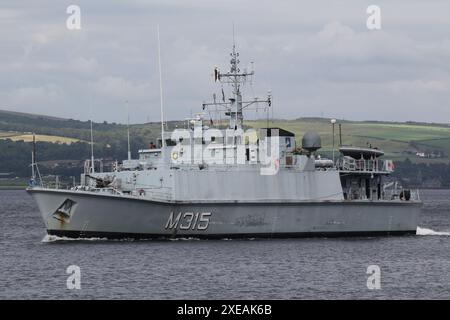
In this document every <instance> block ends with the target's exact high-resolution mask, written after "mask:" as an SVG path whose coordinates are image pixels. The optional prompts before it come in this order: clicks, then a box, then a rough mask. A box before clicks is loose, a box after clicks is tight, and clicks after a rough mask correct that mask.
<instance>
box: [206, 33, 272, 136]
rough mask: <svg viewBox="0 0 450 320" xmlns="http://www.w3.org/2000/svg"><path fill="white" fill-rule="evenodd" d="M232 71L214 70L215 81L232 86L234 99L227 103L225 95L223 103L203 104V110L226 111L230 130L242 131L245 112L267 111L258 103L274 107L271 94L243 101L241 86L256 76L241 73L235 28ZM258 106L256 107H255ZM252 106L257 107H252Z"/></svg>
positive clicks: (252, 72)
mask: <svg viewBox="0 0 450 320" xmlns="http://www.w3.org/2000/svg"><path fill="white" fill-rule="evenodd" d="M230 56H231V59H230V71H229V72H227V73H221V72H220V70H219V69H218V68H217V67H216V68H215V69H214V80H215V82H220V83H221V84H223V83H226V84H229V85H230V86H231V89H232V95H233V96H232V98H229V99H228V101H229V102H226V100H225V96H224V94H223V91H222V95H223V102H220V101H219V102H217V101H214V102H212V103H203V110H204V109H205V108H206V107H215V108H216V111H224V112H225V115H226V116H229V117H230V123H229V128H230V129H233V130H237V129H241V128H242V126H243V122H244V116H243V110H244V109H246V110H258V109H266V108H265V107H259V106H258V103H265V104H266V105H267V106H268V107H271V106H272V96H271V94H270V92H269V93H268V95H267V98H266V99H258V98H254V99H253V100H249V101H243V100H242V93H241V85H243V84H245V82H246V81H247V77H249V76H253V75H254V73H255V72H254V70H252V71H251V72H247V71H244V72H241V70H240V68H239V63H240V60H239V52H237V50H236V44H235V42H234V27H233V47H232V51H231V53H230ZM255 104H256V105H255ZM252 105H255V106H253V107H251V106H252Z"/></svg>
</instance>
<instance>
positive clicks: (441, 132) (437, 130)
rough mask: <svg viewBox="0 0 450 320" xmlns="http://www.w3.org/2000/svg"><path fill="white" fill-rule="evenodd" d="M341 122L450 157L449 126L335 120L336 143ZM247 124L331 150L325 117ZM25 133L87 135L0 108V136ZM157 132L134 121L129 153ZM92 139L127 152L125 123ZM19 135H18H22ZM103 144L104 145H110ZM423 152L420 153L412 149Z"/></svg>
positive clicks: (406, 151) (352, 132)
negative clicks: (309, 137)
mask: <svg viewBox="0 0 450 320" xmlns="http://www.w3.org/2000/svg"><path fill="white" fill-rule="evenodd" d="M338 123H341V125H342V142H343V144H344V145H355V146H366V145H367V144H370V145H372V146H373V147H378V148H380V149H382V150H384V151H385V153H386V155H387V156H388V157H390V158H393V159H395V160H404V159H406V158H409V159H410V160H411V161H412V162H417V163H449V162H450V125H446V124H428V123H395V122H377V121H344V120H338V121H337V123H336V125H335V143H336V145H338V144H339V126H338ZM246 125H247V126H249V127H253V128H262V127H266V126H267V125H269V126H271V127H281V128H284V129H286V130H289V131H292V132H294V133H295V134H296V136H297V143H298V145H300V144H301V137H302V136H303V134H304V133H305V132H306V131H309V130H313V131H316V132H318V133H319V134H320V136H321V137H322V146H323V147H322V149H321V152H323V153H327V152H331V150H332V129H331V123H330V119H323V118H300V119H295V120H275V121H273V122H272V121H270V122H269V123H267V122H266V121H249V122H246ZM177 126H178V127H184V123H183V122H181V121H170V122H169V123H168V129H169V130H170V129H173V128H175V127H177ZM30 132H36V134H38V135H39V136H38V137H41V138H42V139H41V141H47V142H52V141H54V142H59V143H65V142H66V143H73V142H76V141H81V142H83V141H89V140H90V123H89V121H79V120H73V119H62V118H56V117H48V116H42V115H31V114H26V113H17V112H11V111H0V140H2V139H3V140H4V139H11V140H13V141H18V140H21V139H22V140H24V141H25V142H27V141H30V139H29V138H30V135H29V133H30ZM159 134H160V124H159V123H156V122H154V123H148V124H135V125H132V126H131V135H132V148H133V153H135V152H136V151H137V149H139V148H145V147H146V146H147V145H148V143H149V142H150V141H155V139H156V138H157V137H158V136H159ZM94 136H95V143H96V145H98V147H99V148H100V149H102V148H104V147H105V146H109V147H111V148H113V149H116V150H117V152H120V153H122V152H124V153H126V151H124V150H125V148H126V126H125V125H123V124H116V123H108V122H106V121H105V122H101V123H95V124H94ZM21 137H22V138H21ZM109 147H108V148H109ZM418 152H419V153H424V154H425V157H419V156H417V155H416V153H418Z"/></svg>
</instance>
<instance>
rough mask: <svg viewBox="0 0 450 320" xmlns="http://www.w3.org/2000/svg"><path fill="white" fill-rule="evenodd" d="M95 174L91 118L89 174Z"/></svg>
mask: <svg viewBox="0 0 450 320" xmlns="http://www.w3.org/2000/svg"><path fill="white" fill-rule="evenodd" d="M94 172H95V166H94V133H93V130H92V117H91V173H94Z"/></svg>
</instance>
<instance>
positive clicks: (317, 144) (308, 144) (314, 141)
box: [302, 131, 322, 152]
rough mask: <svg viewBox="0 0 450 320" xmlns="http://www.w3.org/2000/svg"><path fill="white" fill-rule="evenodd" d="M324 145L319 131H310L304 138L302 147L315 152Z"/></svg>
mask: <svg viewBox="0 0 450 320" xmlns="http://www.w3.org/2000/svg"><path fill="white" fill-rule="evenodd" d="M321 147H322V140H321V139H320V136H319V135H318V134H317V132H314V131H308V132H306V133H305V135H304V136H303V138H302V148H303V149H305V150H308V151H309V152H314V151H316V150H318V149H320V148H321Z"/></svg>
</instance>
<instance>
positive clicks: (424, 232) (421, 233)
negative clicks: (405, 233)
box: [416, 227, 450, 236]
mask: <svg viewBox="0 0 450 320" xmlns="http://www.w3.org/2000/svg"><path fill="white" fill-rule="evenodd" d="M416 234H417V235H418V236H450V232H444V231H434V230H431V229H427V228H421V227H417V231H416Z"/></svg>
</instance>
